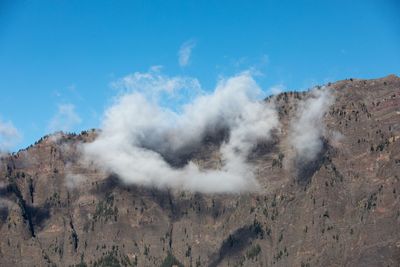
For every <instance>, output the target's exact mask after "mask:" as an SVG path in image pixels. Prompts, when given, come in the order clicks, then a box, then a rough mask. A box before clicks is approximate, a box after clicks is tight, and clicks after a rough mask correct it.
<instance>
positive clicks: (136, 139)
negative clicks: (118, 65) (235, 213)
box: [83, 72, 279, 192]
mask: <svg viewBox="0 0 400 267" xmlns="http://www.w3.org/2000/svg"><path fill="white" fill-rule="evenodd" d="M138 81H141V82H143V81H144V83H143V84H142V83H140V82H138ZM149 81H150V82H149ZM182 81H185V82H182ZM187 81H189V84H191V85H193V84H196V87H197V86H198V83H197V82H194V81H195V80H193V79H189V78H183V77H172V78H170V77H166V76H160V74H158V73H156V74H155V73H151V72H150V73H135V74H133V76H132V75H130V76H127V77H125V78H123V79H122V80H120V81H119V83H121V82H122V83H123V84H126V85H132V84H133V85H134V86H131V87H130V90H128V91H126V92H125V93H124V94H122V95H120V96H119V97H118V98H117V100H116V102H115V103H114V105H112V106H111V107H110V108H109V109H107V111H106V112H105V115H104V121H103V123H102V131H101V133H100V135H99V136H98V138H97V139H96V140H95V141H94V142H92V143H89V144H84V145H83V152H84V155H85V156H86V158H87V159H88V160H90V161H93V162H95V163H97V165H98V166H100V167H102V168H105V169H106V170H108V171H110V172H114V173H117V174H118V175H119V176H120V177H121V178H122V179H123V180H124V181H125V182H127V183H135V184H141V185H147V186H156V187H159V188H163V187H172V188H178V189H184V190H192V191H200V192H239V191H246V190H254V189H256V188H257V181H256V179H255V177H254V174H253V172H252V168H251V166H249V164H248V163H247V156H248V154H249V152H250V150H251V149H252V148H253V147H254V145H256V144H257V142H261V141H265V140H267V139H268V138H269V137H270V133H271V130H272V129H274V128H277V127H279V121H278V116H277V114H276V111H275V109H274V108H273V107H272V106H270V105H268V104H266V103H265V102H263V101H260V99H261V97H262V92H261V90H260V88H259V87H258V86H257V84H256V82H255V81H254V80H253V78H252V77H251V76H250V74H249V73H242V74H240V75H237V76H235V77H232V78H229V79H225V80H222V81H220V82H219V83H218V85H217V87H216V88H215V90H214V91H213V92H212V93H208V94H207V93H204V92H202V93H200V94H197V95H196V97H194V98H193V99H191V101H189V102H188V103H186V104H184V105H182V106H181V108H179V109H177V110H179V111H176V110H174V109H172V108H169V107H168V105H163V103H162V102H160V101H159V98H158V97H157V95H158V94H159V93H160V92H165V90H166V91H171V92H174V90H175V89H176V88H179V87H181V84H182V83H183V84H186V83H187ZM171 84H172V85H171ZM177 84H178V85H179V86H177ZM171 88H172V89H171ZM149 91H151V92H149ZM221 130H225V131H228V132H229V138H228V139H227V140H225V141H223V142H222V144H221V146H220V151H219V152H220V155H221V158H222V164H221V167H220V169H206V170H204V169H201V168H200V167H199V166H198V165H196V163H194V162H192V161H189V162H187V163H186V164H184V165H183V166H179V167H177V166H171V159H175V158H177V159H179V158H181V157H184V156H185V155H187V154H190V152H192V151H196V150H197V149H198V148H199V147H200V146H201V145H202V142H203V139H204V137H205V136H206V135H208V134H215V133H216V132H218V131H221ZM168 159H169V160H168ZM172 165H173V164H172Z"/></svg>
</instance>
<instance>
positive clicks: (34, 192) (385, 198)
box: [0, 75, 400, 266]
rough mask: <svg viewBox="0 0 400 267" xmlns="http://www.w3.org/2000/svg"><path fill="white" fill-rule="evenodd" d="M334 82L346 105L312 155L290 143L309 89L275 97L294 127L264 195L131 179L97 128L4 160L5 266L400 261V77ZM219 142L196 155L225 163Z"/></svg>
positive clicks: (0, 221) (331, 118)
mask: <svg viewBox="0 0 400 267" xmlns="http://www.w3.org/2000/svg"><path fill="white" fill-rule="evenodd" d="M327 86H328V87H329V88H330V90H331V91H333V92H334V95H335V100H334V103H333V104H332V106H331V107H330V108H329V110H328V112H327V113H326V114H325V116H324V123H325V125H326V132H325V133H324V136H323V138H322V148H321V150H320V152H319V153H318V155H317V157H316V158H315V159H313V160H312V161H310V162H307V163H306V164H305V163H304V162H297V161H296V158H295V157H293V156H291V154H293V151H292V148H291V147H290V145H289V144H288V142H287V140H288V139H290V136H289V133H288V129H289V127H290V126H289V125H290V122H291V120H292V119H293V118H294V117H295V116H296V113H297V112H298V107H299V104H300V103H302V102H301V101H303V100H304V99H307V98H308V97H310V92H285V93H281V94H279V95H277V96H273V97H270V98H268V99H266V101H273V102H274V104H275V105H276V108H277V111H278V114H279V120H280V123H281V129H280V131H277V132H275V133H274V137H273V139H272V140H271V141H270V142H269V143H266V144H263V145H260V146H257V147H256V148H255V149H254V150H253V151H252V154H251V155H250V156H249V161H250V162H251V163H252V166H253V167H254V170H255V173H256V174H257V180H258V182H259V185H260V187H259V188H258V190H257V191H256V192H244V193H233V194H227V193H218V194H204V193H198V192H190V191H185V190H183V191H182V190H177V189H172V188H166V189H165V188H161V189H157V188H155V187H154V188H151V187H150V188H149V187H142V186H139V185H129V184H124V183H123V182H122V181H121V180H120V179H119V178H118V177H117V175H116V174H114V173H108V172H106V171H104V170H101V169H99V168H97V167H96V166H95V165H93V164H90V163H89V164H87V163H84V162H83V161H82V160H81V157H80V149H79V146H80V145H81V144H82V143H90V142H92V141H93V140H94V139H95V138H96V136H97V133H98V130H90V131H84V132H82V133H81V134H56V135H50V136H47V137H44V138H42V139H41V140H39V141H38V142H37V143H36V144H35V145H33V146H30V147H28V148H26V149H23V150H20V151H19V152H18V153H15V154H12V155H9V156H5V157H3V158H2V159H1V167H0V232H1V235H2V237H3V238H2V240H1V242H0V263H1V264H2V265H4V266H11V265H14V266H32V264H33V265H34V266H46V265H47V266H73V265H78V264H81V266H85V264H86V265H87V266H109V265H111V264H115V266H135V264H136V265H137V266H172V263H173V264H177V265H179V264H183V265H184V266H327V265H329V266H332V265H340V266H377V265H385V266H397V265H398V264H399V262H400V236H399V235H400V234H399V233H400V231H399V230H400V229H399V220H400V211H399V208H400V206H399V196H398V192H400V180H399V179H400V177H399V173H400V145H399V142H400V124H399V121H400V119H399V117H400V79H399V78H398V77H397V76H395V75H389V76H386V77H384V78H381V79H373V80H359V79H349V80H342V81H338V82H336V83H332V84H328V85H327ZM217 146H218V144H216V143H214V142H213V141H212V140H211V141H209V142H205V143H204V144H203V146H202V147H201V150H200V151H197V152H196V153H195V154H194V155H190V157H191V158H190V160H194V161H195V162H196V163H198V164H199V165H201V166H206V167H207V168H218V164H219V163H218V161H219V158H218V153H216V147H217ZM170 263H171V264H170ZM118 264H119V265H118ZM163 264H164V265H163Z"/></svg>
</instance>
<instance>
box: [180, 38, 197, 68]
mask: <svg viewBox="0 0 400 267" xmlns="http://www.w3.org/2000/svg"><path fill="white" fill-rule="evenodd" d="M195 46H196V42H195V41H194V40H189V41H186V42H184V43H183V44H182V45H181V47H180V49H179V52H178V61H179V65H180V66H181V67H185V66H187V65H188V64H189V62H190V56H191V55H192V50H193V48H194V47H195Z"/></svg>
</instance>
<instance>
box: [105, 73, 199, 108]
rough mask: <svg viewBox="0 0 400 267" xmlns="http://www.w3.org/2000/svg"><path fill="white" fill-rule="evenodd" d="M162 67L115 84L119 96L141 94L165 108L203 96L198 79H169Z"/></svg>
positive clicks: (178, 77) (126, 77) (113, 85)
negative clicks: (130, 93)
mask: <svg viewBox="0 0 400 267" xmlns="http://www.w3.org/2000/svg"><path fill="white" fill-rule="evenodd" d="M161 69H162V67H161V66H153V67H151V68H150V70H149V71H148V72H145V73H143V72H135V73H133V74H130V75H127V76H125V77H123V78H121V79H119V80H117V81H115V82H113V83H111V86H112V87H113V88H116V89H119V90H120V93H119V95H122V94H126V93H128V92H133V91H135V92H139V93H140V94H142V95H143V96H145V97H146V99H149V100H150V101H151V102H162V103H161V104H162V105H163V106H168V107H176V106H177V105H182V103H185V102H188V101H190V100H193V99H194V98H196V97H197V96H198V95H200V94H203V91H202V89H201V85H200V83H199V81H198V80H197V79H194V78H190V77H182V76H176V77H168V76H166V75H164V74H162V73H161Z"/></svg>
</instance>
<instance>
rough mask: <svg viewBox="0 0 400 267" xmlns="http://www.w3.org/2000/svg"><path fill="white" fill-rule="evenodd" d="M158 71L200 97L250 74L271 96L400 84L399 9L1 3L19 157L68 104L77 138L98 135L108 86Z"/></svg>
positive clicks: (365, 4) (3, 100) (2, 66)
mask: <svg viewBox="0 0 400 267" xmlns="http://www.w3.org/2000/svg"><path fill="white" fill-rule="evenodd" d="M185 42H189V46H190V44H192V46H193V47H192V51H191V54H190V59H189V64H187V65H186V66H182V64H181V65H180V64H179V61H178V51H179V49H180V48H181V46H182V45H183V44H184V43H185ZM154 65H162V66H163V73H165V74H168V75H187V76H192V77H196V78H198V79H199V81H200V82H201V84H202V86H203V87H204V88H213V86H214V85H215V82H216V81H217V79H218V77H220V76H221V75H222V76H229V75H232V74H234V73H237V72H239V71H242V70H246V69H250V68H255V69H257V70H258V71H259V72H261V73H263V75H262V76H257V77H256V79H257V81H258V83H259V84H260V85H261V86H262V87H263V88H265V89H268V88H270V87H271V86H274V85H278V84H279V85H283V86H285V87H286V88H287V89H290V90H294V89H305V88H307V87H310V86H312V85H315V84H322V83H326V82H328V81H335V80H338V79H345V78H350V77H355V78H376V77H381V76H386V75H388V74H391V73H394V74H396V75H399V74H400V2H399V1H396V0H392V1H389V0H387V1H385V0H376V1H369V0H354V1H339V0H338V1H317V0H315V1H294V0H291V1H287V0H279V1H278V0H277V1H233V0H229V1H174V0H171V1H149V0H144V1H99V0H98V1H81V0H77V1H74V0H69V1H66V0H65V1H63V0H51V1H44V0H43V1H14V0H9V1H8V0H0V92H1V97H0V119H1V120H2V121H3V123H4V122H9V121H11V122H12V123H13V125H14V126H15V128H17V129H18V130H19V131H20V133H21V135H22V139H21V140H20V142H19V143H18V144H15V145H13V147H12V149H14V150H15V149H18V148H21V147H24V146H27V145H29V144H31V143H32V142H34V141H35V140H37V139H38V138H40V137H41V136H43V135H44V134H46V133H48V132H49V131H50V130H51V129H52V127H50V126H49V125H50V124H51V121H52V119H53V118H54V116H57V115H56V114H57V112H58V111H59V108H60V105H64V106H68V105H69V107H70V106H71V105H73V106H74V107H75V110H74V112H75V113H76V114H77V115H78V116H79V118H80V119H76V120H75V121H74V123H72V124H71V125H72V126H71V129H70V130H72V131H80V130H82V129H86V128H93V127H98V126H99V120H100V119H99V118H100V116H101V114H102V112H103V110H104V108H105V107H106V106H107V105H108V104H109V101H110V97H112V96H113V95H115V90H113V89H112V88H110V83H111V82H113V81H115V80H116V79H117V78H120V77H123V76H125V75H127V74H130V73H133V72H136V71H141V72H145V71H147V70H148V69H149V68H150V67H151V66H154ZM67 109H68V107H67Z"/></svg>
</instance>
